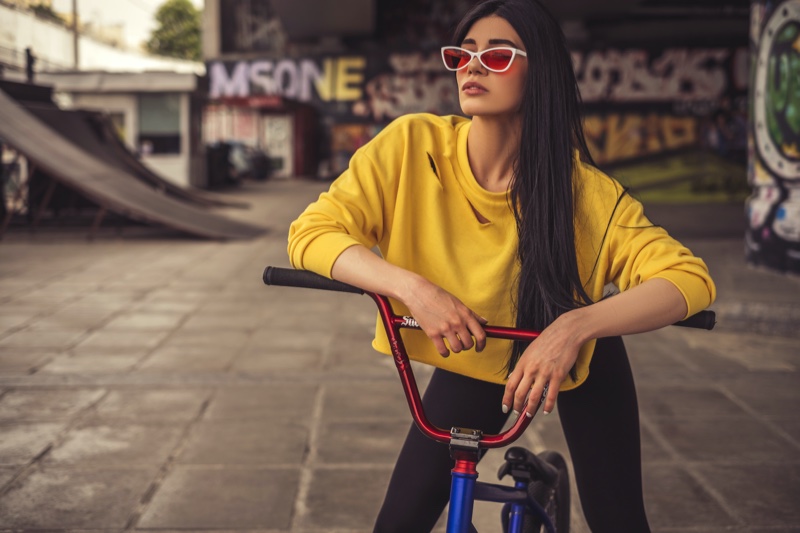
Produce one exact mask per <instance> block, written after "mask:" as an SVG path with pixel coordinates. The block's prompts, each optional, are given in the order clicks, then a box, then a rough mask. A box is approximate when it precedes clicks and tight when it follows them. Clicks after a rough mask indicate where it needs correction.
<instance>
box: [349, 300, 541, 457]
mask: <svg viewBox="0 0 800 533" xmlns="http://www.w3.org/2000/svg"><path fill="white" fill-rule="evenodd" d="M364 294H366V295H368V296H369V297H370V298H372V299H373V300H374V301H375V304H376V305H377V306H378V313H379V314H380V316H381V320H382V322H383V327H384V329H385V330H386V336H387V337H388V338H389V346H390V347H391V350H392V356H393V357H394V364H395V366H396V367H397V372H398V373H399V374H400V381H401V382H402V384H403V392H405V394H406V400H407V401H408V407H409V409H410V410H411V416H412V417H413V418H414V423H416V424H417V427H419V429H420V431H422V432H423V433H424V434H425V435H427V436H428V437H430V438H431V439H434V440H437V441H439V442H445V443H447V442H450V431H449V430H447V431H445V430H443V429H442V428H439V427H437V426H434V425H433V424H431V422H430V421H429V420H428V417H427V416H425V411H424V409H423V407H422V399H421V398H420V396H419V387H417V381H416V379H415V378H414V371H413V370H412V369H411V363H410V361H409V359H408V352H406V347H405V345H404V344H403V339H402V337H401V336H400V328H411V329H420V327H419V325H418V324H417V323H416V321H415V320H414V319H412V318H409V317H402V316H399V315H396V314H394V311H393V310H392V306H391V304H390V303H389V299H388V298H386V297H385V296H383V295H380V294H375V293H373V292H368V291H364ZM483 329H484V331H485V332H486V336H487V337H493V338H498V339H510V340H529V341H532V340H533V339H535V338H536V337H538V336H539V333H538V332H535V331H527V330H521V329H515V328H504V327H499V326H484V328H483ZM540 404H541V402H540ZM536 408H537V410H538V408H539V406H538V405H537V406H536ZM531 420H532V418H531V417H528V416H525V415H520V416H519V418H517V421H516V422H515V423H514V425H513V426H512V427H510V428H509V429H508V430H507V431H505V432H504V433H501V434H499V435H483V436H481V439H480V448H501V447H503V446H505V445H506V444H509V443H511V442H514V441H515V440H517V439H518V438H519V437H520V435H522V433H523V432H524V431H525V429H527V427H528V424H530V423H531Z"/></svg>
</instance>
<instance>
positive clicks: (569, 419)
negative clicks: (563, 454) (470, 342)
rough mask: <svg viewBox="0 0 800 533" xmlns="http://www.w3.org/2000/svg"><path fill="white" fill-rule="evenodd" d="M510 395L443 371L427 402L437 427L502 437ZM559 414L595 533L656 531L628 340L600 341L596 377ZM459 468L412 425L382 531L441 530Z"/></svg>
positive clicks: (566, 399)
mask: <svg viewBox="0 0 800 533" xmlns="http://www.w3.org/2000/svg"><path fill="white" fill-rule="evenodd" d="M503 390H504V388H503V386H502V385H496V384H492V383H487V382H485V381H478V380H475V379H472V378H468V377H464V376H461V375H459V374H453V373H451V372H447V371H444V370H440V369H437V370H435V371H434V373H433V376H432V378H431V381H430V384H429V385H428V388H427V390H426V391H425V395H424V397H423V403H424V405H425V411H426V413H427V415H428V418H429V419H430V421H431V422H432V423H433V424H435V425H437V426H440V427H450V426H461V427H468V428H477V429H481V430H483V431H484V433H490V434H491V433H498V432H499V431H500V430H501V429H502V427H503V425H504V424H505V422H506V418H507V415H504V414H503V413H502V411H501V410H500V404H501V403H502V398H503ZM558 413H559V416H560V418H561V426H562V428H563V430H564V435H565V436H566V439H567V444H568V446H569V452H570V456H571V458H572V465H573V469H574V472H575V479H576V482H577V485H578V493H579V494H580V498H581V505H582V507H583V514H584V516H585V517H586V521H587V523H588V524H589V528H590V529H591V530H592V531H593V532H594V533H606V532H609V533H611V532H614V533H618V532H619V531H625V532H628V533H647V532H649V531H650V528H649V526H648V524H647V517H646V515H645V511H644V502H643V499H642V474H641V452H640V447H639V410H638V404H637V401H636V390H635V387H634V384H633V375H632V374H631V368H630V364H629V362H628V356H627V353H626V352H625V345H624V344H623V343H622V339H621V338H620V337H609V338H605V339H599V340H598V341H597V346H596V348H595V351H594V356H593V358H592V363H591V372H590V374H589V378H588V379H587V380H586V382H584V383H583V384H582V385H581V386H580V387H578V388H576V389H573V390H571V391H566V392H562V393H560V394H559V395H558ZM452 465H453V462H452V460H451V459H450V454H449V451H448V449H447V446H445V445H443V444H439V443H436V442H434V441H432V440H430V439H429V438H428V437H426V436H424V435H423V434H422V433H421V432H420V431H419V430H418V429H417V428H416V426H413V425H412V427H411V429H410V430H409V432H408V436H407V437H406V441H405V444H404V445H403V449H402V450H401V451H400V457H399V458H398V459H397V463H396V464H395V468H394V472H393V474H392V478H391V481H390V482H389V488H388V489H387V492H386V498H385V500H384V502H383V507H382V508H381V510H380V513H379V515H378V519H377V521H376V524H375V532H376V533H392V532H397V533H401V532H402V533H409V532H413V533H423V532H428V531H430V530H431V529H433V527H434V525H436V521H437V520H438V519H439V516H440V515H441V513H442V511H443V510H444V507H445V505H446V504H447V501H448V500H449V497H450V469H451V468H452Z"/></svg>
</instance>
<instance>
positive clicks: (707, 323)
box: [675, 311, 717, 329]
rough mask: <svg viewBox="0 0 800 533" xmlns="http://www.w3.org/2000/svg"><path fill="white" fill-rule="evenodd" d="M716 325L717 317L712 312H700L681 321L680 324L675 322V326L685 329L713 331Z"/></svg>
mask: <svg viewBox="0 0 800 533" xmlns="http://www.w3.org/2000/svg"><path fill="white" fill-rule="evenodd" d="M716 323H717V315H716V314H715V313H714V311H700V312H699V313H696V314H694V315H692V316H690V317H689V318H687V319H686V320H681V321H680V322H676V323H675V325H676V326H684V327H687V328H697V329H714V325H715V324H716Z"/></svg>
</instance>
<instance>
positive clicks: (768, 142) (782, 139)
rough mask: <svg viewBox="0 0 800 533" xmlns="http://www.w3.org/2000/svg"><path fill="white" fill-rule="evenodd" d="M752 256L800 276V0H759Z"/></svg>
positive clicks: (754, 21)
mask: <svg viewBox="0 0 800 533" xmlns="http://www.w3.org/2000/svg"><path fill="white" fill-rule="evenodd" d="M750 48H751V52H752V66H753V71H752V72H751V80H752V83H751V87H750V122H751V128H750V133H749V147H750V149H749V165H748V167H749V168H748V178H749V181H750V184H751V186H752V187H753V194H752V195H751V196H750V198H748V200H747V215H748V218H749V229H748V230H747V235H746V238H745V242H746V246H745V250H746V259H747V261H748V262H749V263H751V264H753V265H759V266H764V267H766V268H769V269H773V270H778V271H781V272H787V273H791V274H796V275H800V0H777V1H775V0H754V1H753V2H752V4H751V12H750Z"/></svg>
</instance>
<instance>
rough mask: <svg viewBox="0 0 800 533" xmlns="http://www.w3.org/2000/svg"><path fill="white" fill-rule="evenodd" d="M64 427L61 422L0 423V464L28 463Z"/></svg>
mask: <svg viewBox="0 0 800 533" xmlns="http://www.w3.org/2000/svg"><path fill="white" fill-rule="evenodd" d="M64 428H65V425H64V424H61V423H46V422H41V423H35V422H21V423H0V464H2V465H25V464H27V463H28V462H29V461H31V460H32V459H34V458H35V457H36V456H37V455H39V454H41V453H42V452H44V451H45V450H47V449H48V448H49V447H50V446H51V445H52V444H53V443H54V442H55V441H56V439H57V437H58V435H59V434H60V433H61V432H62V431H63V430H64Z"/></svg>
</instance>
